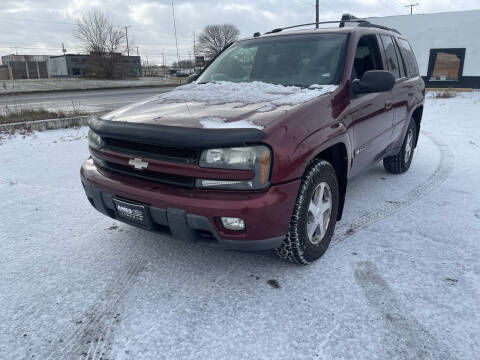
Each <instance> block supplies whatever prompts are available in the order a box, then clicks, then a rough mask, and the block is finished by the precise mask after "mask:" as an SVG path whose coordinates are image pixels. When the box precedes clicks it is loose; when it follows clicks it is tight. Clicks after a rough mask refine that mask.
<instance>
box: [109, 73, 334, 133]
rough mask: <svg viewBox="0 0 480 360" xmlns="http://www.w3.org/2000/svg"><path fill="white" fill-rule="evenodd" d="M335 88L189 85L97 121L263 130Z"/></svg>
mask: <svg viewBox="0 0 480 360" xmlns="http://www.w3.org/2000/svg"><path fill="white" fill-rule="evenodd" d="M336 88H337V87H336V86H335V85H313V86H311V87H310V88H308V89H303V88H299V87H294V86H288V87H286V86H282V85H273V84H267V83H262V82H251V83H232V82H219V83H208V84H197V83H191V84H188V85H184V86H180V87H178V88H176V89H175V90H173V91H171V92H169V93H165V94H161V95H157V96H155V97H153V98H150V99H147V100H145V101H142V102H139V103H136V104H132V105H128V106H125V107H122V108H120V109H118V110H115V111H112V112H110V113H108V114H106V115H104V116H102V117H101V118H102V119H103V120H111V121H122V122H133V123H143V124H156V125H167V126H180V127H189V128H215V129H222V128H255V129H260V130H264V129H265V128H266V127H268V126H270V125H271V124H272V123H273V122H274V121H275V119H278V117H279V116H280V115H283V114H285V113H286V112H289V111H291V110H292V109H293V108H295V107H298V106H300V105H302V104H304V103H306V102H308V101H311V100H313V99H316V98H319V97H320V96H322V95H324V94H326V93H330V92H333V91H334V90H335V89H336Z"/></svg>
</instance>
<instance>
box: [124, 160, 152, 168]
mask: <svg viewBox="0 0 480 360" xmlns="http://www.w3.org/2000/svg"><path fill="white" fill-rule="evenodd" d="M128 165H132V166H133V167H134V168H135V169H137V170H143V169H146V168H147V167H148V162H146V161H143V160H142V159H139V158H133V159H130V160H129V161H128Z"/></svg>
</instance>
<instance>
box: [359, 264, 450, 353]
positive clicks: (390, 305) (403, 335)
mask: <svg viewBox="0 0 480 360" xmlns="http://www.w3.org/2000/svg"><path fill="white" fill-rule="evenodd" d="M354 275H355V281H356V282H357V284H358V285H359V286H360V287H361V288H362V289H363V291H364V294H365V297H366V299H367V302H368V304H369V305H370V306H372V307H373V308H374V309H376V311H378V312H379V313H380V315H381V318H382V319H383V320H384V323H385V330H386V333H385V335H384V339H383V341H384V343H385V349H386V351H387V354H388V357H389V358H390V359H402V360H410V359H411V360H416V359H435V360H450V359H455V357H454V356H453V355H452V354H451V353H450V352H449V351H448V349H447V348H446V347H445V346H444V345H443V344H441V343H439V342H438V341H437V340H436V339H435V338H434V337H433V336H432V335H431V334H430V333H429V332H428V331H427V330H426V329H425V328H424V327H423V325H422V324H421V323H420V322H419V321H417V320H416V319H415V318H413V317H412V316H411V315H410V314H408V313H405V312H404V311H403V310H402V307H401V305H400V303H399V302H398V300H397V298H396V296H395V293H394V291H393V290H392V289H391V288H390V286H389V285H388V283H387V282H386V281H385V279H384V278H383V277H382V276H381V275H380V272H379V271H378V269H377V267H376V266H375V264H373V263H372V262H370V261H362V262H358V263H357V266H356V269H355V274H354Z"/></svg>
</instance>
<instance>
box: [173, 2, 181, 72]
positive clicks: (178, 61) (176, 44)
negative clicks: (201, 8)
mask: <svg viewBox="0 0 480 360" xmlns="http://www.w3.org/2000/svg"><path fill="white" fill-rule="evenodd" d="M172 14H173V29H174V31H175V46H176V47H177V65H178V64H179V63H180V56H178V40H177V24H176V23H175V7H174V6H173V1H172Z"/></svg>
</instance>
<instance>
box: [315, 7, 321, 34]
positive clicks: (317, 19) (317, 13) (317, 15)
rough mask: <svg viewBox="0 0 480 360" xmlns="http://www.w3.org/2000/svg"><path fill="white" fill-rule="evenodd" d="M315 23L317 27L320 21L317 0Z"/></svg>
mask: <svg viewBox="0 0 480 360" xmlns="http://www.w3.org/2000/svg"><path fill="white" fill-rule="evenodd" d="M315 7H316V25H315V27H316V28H317V29H318V23H319V22H320V1H319V0H317V4H316V6H315Z"/></svg>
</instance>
